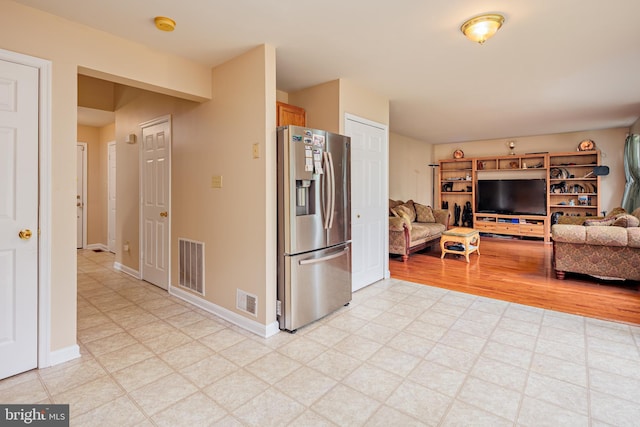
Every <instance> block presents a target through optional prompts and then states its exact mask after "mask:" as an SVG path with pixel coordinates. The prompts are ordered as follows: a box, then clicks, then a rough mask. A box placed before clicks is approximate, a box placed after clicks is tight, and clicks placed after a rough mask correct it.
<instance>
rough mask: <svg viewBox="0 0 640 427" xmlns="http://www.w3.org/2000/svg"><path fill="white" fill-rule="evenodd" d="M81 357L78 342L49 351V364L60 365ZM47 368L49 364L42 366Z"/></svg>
mask: <svg viewBox="0 0 640 427" xmlns="http://www.w3.org/2000/svg"><path fill="white" fill-rule="evenodd" d="M78 357H80V347H79V346H78V345H77V344H74V345H70V346H69V347H65V348H62V349H60V350H56V351H52V352H50V353H49V366H54V365H58V364H60V363H64V362H68V361H70V360H73V359H77V358H78ZM40 367H41V368H46V367H47V366H40Z"/></svg>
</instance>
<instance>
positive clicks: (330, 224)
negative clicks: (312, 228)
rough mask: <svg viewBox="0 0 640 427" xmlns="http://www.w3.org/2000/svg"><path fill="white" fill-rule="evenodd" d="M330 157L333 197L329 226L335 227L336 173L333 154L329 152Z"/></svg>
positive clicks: (330, 200)
mask: <svg viewBox="0 0 640 427" xmlns="http://www.w3.org/2000/svg"><path fill="white" fill-rule="evenodd" d="M327 156H328V159H329V179H330V181H331V184H330V186H331V191H330V194H331V196H330V197H331V198H330V199H329V227H328V228H332V227H333V217H334V216H335V210H336V174H335V171H334V170H333V156H331V153H327Z"/></svg>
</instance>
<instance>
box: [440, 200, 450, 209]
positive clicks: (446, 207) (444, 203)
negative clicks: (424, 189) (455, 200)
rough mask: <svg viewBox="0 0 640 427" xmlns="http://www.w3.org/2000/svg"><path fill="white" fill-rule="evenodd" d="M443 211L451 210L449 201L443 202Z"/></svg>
mask: <svg viewBox="0 0 640 427" xmlns="http://www.w3.org/2000/svg"><path fill="white" fill-rule="evenodd" d="M442 209H449V202H447V201H444V200H443V201H442Z"/></svg>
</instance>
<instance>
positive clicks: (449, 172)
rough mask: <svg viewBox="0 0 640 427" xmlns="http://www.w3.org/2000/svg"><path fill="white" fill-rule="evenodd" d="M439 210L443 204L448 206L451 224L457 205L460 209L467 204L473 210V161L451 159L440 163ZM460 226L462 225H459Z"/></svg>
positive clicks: (451, 224)
mask: <svg viewBox="0 0 640 427" xmlns="http://www.w3.org/2000/svg"><path fill="white" fill-rule="evenodd" d="M439 172H440V175H439V176H440V187H439V188H440V192H439V200H440V208H443V202H447V203H448V204H449V212H450V213H451V218H452V220H451V223H450V224H449V225H450V226H453V223H454V207H455V205H456V204H457V205H459V206H460V209H463V208H464V206H465V205H466V204H467V202H468V203H470V204H471V208H472V209H473V202H474V200H475V199H474V192H475V185H474V173H475V168H474V162H473V159H451V160H441V161H440V171H439ZM459 225H462V224H459Z"/></svg>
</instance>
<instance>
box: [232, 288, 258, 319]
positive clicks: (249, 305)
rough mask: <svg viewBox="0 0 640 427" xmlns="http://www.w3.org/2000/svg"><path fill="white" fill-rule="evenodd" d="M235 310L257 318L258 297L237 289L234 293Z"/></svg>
mask: <svg viewBox="0 0 640 427" xmlns="http://www.w3.org/2000/svg"><path fill="white" fill-rule="evenodd" d="M236 308H237V309H238V310H242V311H244V312H246V313H249V314H251V315H253V316H256V317H257V316H258V297H257V296H255V295H251V294H248V293H246V292H245V291H241V290H240V289H238V290H237V292H236Z"/></svg>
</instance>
